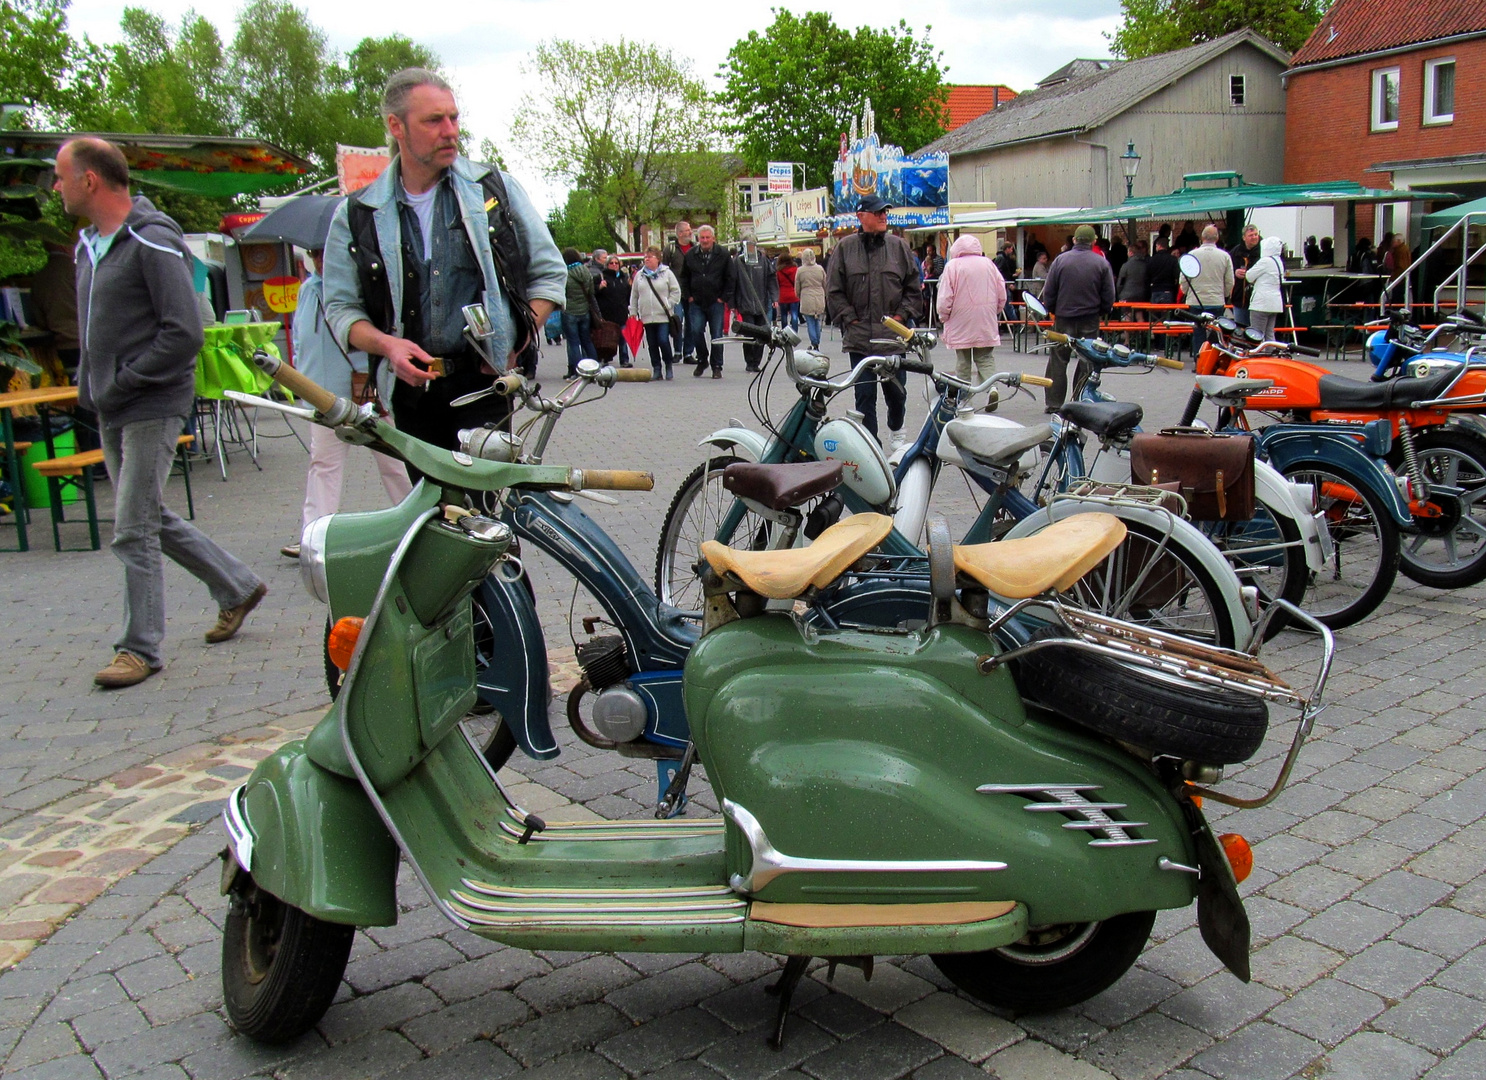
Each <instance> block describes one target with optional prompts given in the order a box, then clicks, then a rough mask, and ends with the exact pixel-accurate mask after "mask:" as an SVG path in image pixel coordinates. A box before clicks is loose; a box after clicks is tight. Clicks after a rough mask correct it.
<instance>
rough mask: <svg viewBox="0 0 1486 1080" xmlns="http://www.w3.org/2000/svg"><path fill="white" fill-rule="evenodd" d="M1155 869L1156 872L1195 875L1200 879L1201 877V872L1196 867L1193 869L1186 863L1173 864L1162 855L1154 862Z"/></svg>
mask: <svg viewBox="0 0 1486 1080" xmlns="http://www.w3.org/2000/svg"><path fill="white" fill-rule="evenodd" d="M1156 869H1157V870H1174V871H1176V872H1178V873H1182V874H1196V875H1197V876H1198V877H1201V876H1202V871H1201V870H1199V869H1197V867H1195V866H1188V865H1187V864H1186V863H1179V862H1173V861H1172V860H1171V859H1168V858H1167V857H1166V856H1165V855H1162V856H1161V857H1160V858H1159V859H1157V860H1156Z"/></svg>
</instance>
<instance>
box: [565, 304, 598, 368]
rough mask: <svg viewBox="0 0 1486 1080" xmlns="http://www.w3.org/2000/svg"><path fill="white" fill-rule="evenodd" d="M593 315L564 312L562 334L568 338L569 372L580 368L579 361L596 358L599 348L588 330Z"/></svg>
mask: <svg viewBox="0 0 1486 1080" xmlns="http://www.w3.org/2000/svg"><path fill="white" fill-rule="evenodd" d="M591 325H592V323H591V316H588V315H569V314H568V313H567V312H566V311H564V312H563V313H562V336H563V337H565V338H567V339H568V374H569V375H572V374H574V373H575V372H576V371H577V370H578V361H579V360H584V359H589V360H592V359H596V358H597V357H598V350H597V349H595V348H594V347H593V335H591V334H590V333H589V332H588V328H589V326H591Z"/></svg>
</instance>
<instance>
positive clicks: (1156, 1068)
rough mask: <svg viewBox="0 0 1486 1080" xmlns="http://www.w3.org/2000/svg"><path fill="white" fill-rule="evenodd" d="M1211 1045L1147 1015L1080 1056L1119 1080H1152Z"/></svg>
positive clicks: (1181, 1026) (1163, 1018) (1164, 1018)
mask: <svg viewBox="0 0 1486 1080" xmlns="http://www.w3.org/2000/svg"><path fill="white" fill-rule="evenodd" d="M1212 1041H1213V1040H1212V1038H1211V1037H1210V1036H1208V1035H1205V1034H1204V1033H1202V1032H1201V1031H1198V1030H1196V1029H1195V1028H1190V1027H1188V1026H1187V1025H1185V1024H1181V1023H1178V1022H1177V1021H1175V1020H1173V1019H1172V1018H1171V1017H1169V1016H1163V1015H1162V1014H1160V1013H1147V1014H1146V1015H1144V1016H1140V1017H1137V1018H1136V1019H1134V1020H1132V1021H1130V1022H1129V1023H1126V1024H1122V1025H1121V1026H1120V1027H1119V1028H1118V1029H1116V1030H1114V1031H1111V1032H1110V1033H1109V1034H1108V1035H1106V1036H1104V1037H1103V1038H1102V1039H1098V1040H1096V1041H1095V1042H1093V1043H1090V1044H1089V1047H1088V1049H1087V1050H1085V1051H1084V1052H1083V1054H1082V1055H1081V1056H1082V1057H1083V1058H1084V1059H1085V1060H1087V1061H1090V1062H1092V1063H1093V1064H1095V1065H1097V1066H1099V1067H1100V1068H1101V1069H1103V1070H1105V1071H1106V1072H1109V1073H1112V1074H1113V1075H1114V1076H1116V1077H1118V1078H1119V1080H1155V1078H1156V1077H1158V1076H1161V1075H1163V1074H1164V1073H1166V1072H1169V1071H1170V1070H1171V1069H1172V1068H1174V1067H1175V1066H1177V1065H1180V1064H1181V1063H1182V1062H1184V1061H1186V1060H1188V1059H1189V1058H1191V1057H1192V1056H1193V1055H1194V1054H1196V1053H1198V1052H1199V1051H1201V1050H1203V1049H1205V1048H1206V1047H1208V1046H1210V1045H1211V1044H1212Z"/></svg>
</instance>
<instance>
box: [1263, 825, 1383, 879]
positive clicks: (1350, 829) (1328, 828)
mask: <svg viewBox="0 0 1486 1080" xmlns="http://www.w3.org/2000/svg"><path fill="white" fill-rule="evenodd" d="M1376 826H1377V822H1375V821H1373V819H1372V818H1369V817H1363V816H1362V815H1361V814H1350V813H1347V812H1346V811H1345V810H1326V811H1324V812H1322V813H1319V814H1317V815H1316V816H1315V817H1312V818H1307V819H1305V820H1304V821H1301V822H1299V823H1297V824H1296V825H1294V826H1292V827H1291V828H1290V829H1289V831H1288V832H1287V833H1284V834H1281V835H1293V836H1296V837H1303V838H1305V839H1307V840H1310V841H1313V842H1314V843H1315V844H1316V845H1317V846H1318V847H1321V846H1325V847H1336V846H1338V845H1340V844H1345V843H1347V842H1348V841H1349V840H1355V839H1357V837H1359V836H1362V835H1363V834H1365V833H1367V832H1369V831H1370V830H1372V829H1374V828H1376ZM1267 842H1268V841H1266V843H1267ZM1256 854H1257V849H1256ZM1320 854H1321V852H1319V851H1318V852H1317V857H1318V858H1319V857H1320ZM1255 861H1258V860H1255ZM1304 861H1309V860H1302V862H1304ZM1263 865H1265V866H1268V865H1269V862H1268V860H1266V861H1265V862H1264V864H1263ZM1295 865H1296V866H1299V865H1300V863H1296V864H1295ZM1274 869H1276V870H1280V872H1282V873H1283V872H1284V871H1285V870H1290V869H1294V867H1284V868H1283V869H1281V868H1280V867H1274Z"/></svg>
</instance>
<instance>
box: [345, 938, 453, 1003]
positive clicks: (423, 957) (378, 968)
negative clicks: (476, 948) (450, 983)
mask: <svg viewBox="0 0 1486 1080" xmlns="http://www.w3.org/2000/svg"><path fill="white" fill-rule="evenodd" d="M463 962H464V954H463V953H461V952H460V951H459V950H458V949H456V948H455V947H454V946H453V945H450V944H449V943H448V942H447V941H445V940H443V939H442V938H424V939H423V940H422V941H415V942H412V943H410V944H408V945H402V946H399V947H398V948H396V949H388V950H387V951H386V952H380V953H373V954H372V955H370V956H367V957H364V958H362V959H360V960H352V961H351V962H350V963H349V964H347V965H346V982H348V983H350V984H351V986H352V987H354V988H355V990H356V992H357V993H358V994H370V993H372V992H373V991H375V990H382V989H385V988H386V987H389V986H395V985H397V984H398V983H400V982H407V981H408V980H409V979H422V978H424V977H425V976H426V975H428V974H429V973H430V972H433V971H438V970H439V969H441V968H447V967H450V966H452V965H454V964H460V963H463Z"/></svg>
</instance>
